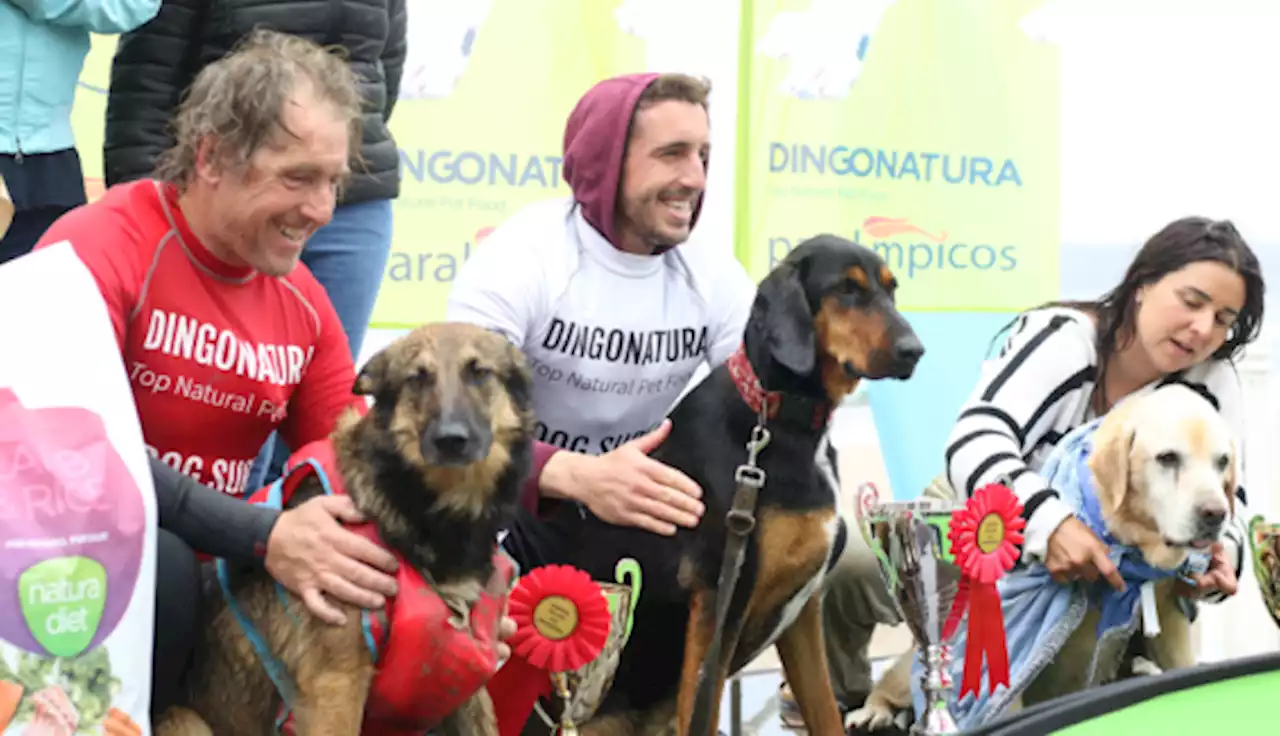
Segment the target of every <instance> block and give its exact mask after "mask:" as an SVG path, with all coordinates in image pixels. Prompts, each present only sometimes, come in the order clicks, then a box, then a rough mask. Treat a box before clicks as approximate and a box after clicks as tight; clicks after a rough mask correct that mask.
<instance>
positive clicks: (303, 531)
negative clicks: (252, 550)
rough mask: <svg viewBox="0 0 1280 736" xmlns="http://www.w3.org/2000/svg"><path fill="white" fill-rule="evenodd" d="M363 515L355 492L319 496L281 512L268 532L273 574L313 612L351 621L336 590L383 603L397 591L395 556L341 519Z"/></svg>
mask: <svg viewBox="0 0 1280 736" xmlns="http://www.w3.org/2000/svg"><path fill="white" fill-rule="evenodd" d="M364 520H365V519H364V517H363V516H362V515H361V514H360V512H359V511H357V510H356V507H355V504H354V503H352V501H351V497H350V496H320V497H318V498H313V499H311V500H310V501H307V502H306V503H303V504H302V505H300V506H298V507H297V508H294V509H290V510H288V511H285V512H283V513H282V514H280V518H279V519H278V520H276V524H275V527H273V528H272V530H271V535H270V536H269V537H267V556H266V568H267V572H268V573H270V574H271V577H273V578H275V579H276V580H277V581H278V582H279V583H280V584H281V585H283V586H284V587H285V588H287V589H289V591H290V592H292V593H293V594H294V595H296V596H298V597H299V598H301V599H302V602H303V603H304V604H306V606H307V609H308V610H310V611H311V613H312V615H314V616H316V617H318V618H320V619H321V620H323V621H326V622H328V623H331V624H335V625H341V624H343V623H346V620H347V617H346V615H345V614H344V613H343V612H342V609H341V608H339V607H338V606H336V605H334V604H333V603H331V602H330V601H329V600H327V598H326V596H332V597H333V598H336V599H338V600H341V601H344V602H346V603H349V604H351V605H353V606H359V607H360V608H370V609H372V608H381V607H382V606H383V604H384V603H385V602H386V600H385V598H384V596H389V595H395V594H396V581H395V578H394V577H392V576H391V575H389V574H387V573H394V572H395V571H396V558H395V556H394V555H392V554H391V553H390V552H389V551H387V550H385V549H383V548H381V547H379V546H378V545H376V544H374V543H373V542H371V541H369V540H368V539H365V538H364V537H361V536H360V535H358V534H355V533H353V532H350V531H348V530H346V529H343V528H342V525H341V524H340V523H339V522H348V523H360V522H362V521H364Z"/></svg>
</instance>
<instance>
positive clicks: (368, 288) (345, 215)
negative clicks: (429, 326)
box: [248, 199, 392, 491]
mask: <svg viewBox="0 0 1280 736" xmlns="http://www.w3.org/2000/svg"><path fill="white" fill-rule="evenodd" d="M391 223H392V216H391V200H389V199H375V200H372V201H368V202H357V203H356V204H345V205H342V206H341V207H338V208H337V209H336V210H334V212H333V219H332V220H330V221H329V224H328V225H325V226H324V227H322V228H320V229H319V230H317V231H316V232H315V234H314V235H312V236H311V239H310V240H308V241H307V246H306V248H305V249H304V250H303V251H302V262H303V263H305V264H307V268H309V269H311V273H313V274H315V277H316V280H317V281H319V282H320V285H321V286H323V287H324V289H325V291H326V292H328V294H329V301H331V302H333V308H334V310H335V311H336V312H337V313H338V319H339V320H341V321H342V329H343V330H344V331H345V332H346V333H347V345H348V346H349V347H350V348H351V355H352V356H353V358H352V359H353V360H354V358H355V356H358V355H359V354H360V346H361V345H362V344H363V343H364V335H365V332H366V331H367V330H368V328H369V317H370V316H372V315H373V305H374V302H375V301H377V298H378V287H379V286H380V285H381V284H382V274H383V272H384V271H386V268H387V255H388V254H389V253H390V252H391ZM353 378H354V377H353ZM289 454H290V449H289V448H288V447H286V446H285V443H284V441H283V440H281V439H279V437H278V435H277V434H276V433H275V432H272V433H271V436H270V437H268V438H267V443H266V444H265V445H263V446H262V451H261V452H259V453H258V459H257V460H256V461H254V464H253V472H252V473H251V474H250V476H249V486H248V487H249V490H250V491H253V490H256V489H258V488H261V487H263V486H265V485H267V484H269V483H271V482H272V481H274V480H275V479H276V478H278V477H280V471H281V469H282V468H283V467H284V461H285V460H287V459H288V458H289Z"/></svg>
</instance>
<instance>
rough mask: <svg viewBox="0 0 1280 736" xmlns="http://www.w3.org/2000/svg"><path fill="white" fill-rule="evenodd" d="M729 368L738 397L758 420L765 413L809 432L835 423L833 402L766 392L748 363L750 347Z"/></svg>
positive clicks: (741, 348) (742, 348) (736, 355)
mask: <svg viewBox="0 0 1280 736" xmlns="http://www.w3.org/2000/svg"><path fill="white" fill-rule="evenodd" d="M725 365H726V366H727V367H728V368H729V375H730V376H731V377H732V378H733V384H734V385H735V386H737V387H738V395H739V396H741V397H742V400H743V401H744V402H746V404H747V406H748V407H749V408H750V409H751V411H753V412H755V413H756V415H757V416H759V415H760V414H761V413H763V414H764V416H765V418H766V419H770V420H778V421H782V422H788V421H795V422H796V423H798V424H801V425H802V426H804V427H805V428H806V429H814V430H819V431H820V430H822V428H823V427H825V426H827V422H829V421H830V420H831V413H832V411H833V409H834V408H833V407H832V406H831V402H829V401H823V400H815V399H811V398H808V397H805V396H797V395H795V394H784V393H783V392H781V391H769V390H766V389H765V387H764V386H763V385H762V384H761V383H760V378H759V376H757V375H756V371H755V368H753V367H752V365H751V361H750V360H748V359H747V352H746V346H739V347H738V349H737V350H735V351H734V353H733V355H730V356H729V360H728V361H726V363H725Z"/></svg>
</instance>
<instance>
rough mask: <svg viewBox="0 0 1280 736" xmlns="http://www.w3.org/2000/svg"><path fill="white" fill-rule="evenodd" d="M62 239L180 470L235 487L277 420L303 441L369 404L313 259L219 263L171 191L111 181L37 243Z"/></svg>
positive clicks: (142, 408)
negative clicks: (283, 272)
mask: <svg viewBox="0 0 1280 736" xmlns="http://www.w3.org/2000/svg"><path fill="white" fill-rule="evenodd" d="M62 241H68V242H70V244H71V246H72V247H73V248H74V249H75V251H76V253H77V254H78V255H79V256H80V259H81V260H82V261H83V262H84V263H85V265H86V266H87V267H88V268H89V271H91V272H92V273H93V276H94V278H95V279H96V280H97V282H98V287H99V288H100V289H101V291H102V296H103V298H104V299H105V300H106V303H107V309H108V311H109V312H110V314H111V321H112V324H113V325H114V326H115V332H116V339H117V340H118V341H119V343H120V351H121V355H122V356H123V358H124V362H125V368H126V370H127V372H128V375H129V381H130V384H131V385H132V387H133V395H134V399H135V402H136V403H137V407H138V418H139V421H140V422H141V424H142V433H143V437H144V439H145V440H146V443H147V448H148V450H149V451H150V452H151V453H152V454H153V455H155V456H156V457H159V458H160V459H162V460H164V461H165V462H166V463H168V464H169V465H171V466H173V467H174V468H176V469H178V470H180V471H182V472H184V473H186V474H188V475H190V476H191V477H193V478H195V479H196V480H199V481H200V482H202V483H205V484H207V485H210V486H212V487H213V488H216V489H218V490H220V491H223V492H225V493H229V494H232V495H237V496H238V495H241V494H243V493H244V492H245V490H246V488H245V484H246V482H247V481H248V478H249V472H250V468H251V467H252V465H253V462H254V459H255V458H256V457H257V455H258V451H259V450H260V449H261V447H262V444H263V442H265V441H266V439H267V437H268V436H269V435H270V434H271V431H272V430H276V429H278V430H279V431H280V433H281V435H282V436H283V437H284V440H285V441H286V442H287V443H288V445H289V446H290V447H302V446H304V445H307V444H309V443H311V442H314V441H316V440H319V439H321V438H323V437H325V436H327V435H328V434H329V433H330V432H331V431H332V430H333V427H334V424H335V423H336V421H337V418H338V416H339V414H340V413H341V412H342V411H343V410H344V409H345V408H346V407H348V406H356V407H357V408H358V409H359V410H361V411H363V410H364V409H365V406H366V405H365V403H364V401H363V400H361V399H360V398H359V397H357V396H354V395H353V394H352V393H351V387H352V383H353V381H354V379H355V368H354V366H353V364H352V360H351V352H350V349H349V348H348V347H347V339H346V335H345V334H344V332H343V329H342V324H341V323H340V322H339V321H338V315H337V313H335V312H334V309H333V305H332V304H331V303H330V301H329V298H328V295H327V294H326V293H325V291H324V288H323V287H321V286H320V284H319V282H317V281H316V280H315V277H314V276H312V275H311V272H310V271H309V270H308V269H307V267H306V266H305V265H302V264H299V265H298V267H297V268H296V269H294V270H293V272H292V273H290V274H289V275H288V276H283V277H271V276H265V275H263V274H260V273H258V272H256V271H253V270H251V269H248V268H234V267H231V266H229V265H228V264H226V263H224V262H223V261H221V260H219V259H218V258H216V257H215V256H214V255H213V254H212V253H210V252H209V251H208V250H207V249H206V248H205V247H204V246H203V245H202V244H201V243H200V241H199V240H197V239H196V237H195V236H194V235H193V234H192V232H191V230H190V228H189V227H188V226H187V221H186V219H185V218H184V217H183V214H182V211H181V210H180V209H179V207H178V193H177V190H176V189H175V188H174V187H172V186H169V185H165V184H161V183H158V182H155V181H152V180H140V181H135V182H131V183H128V184H121V185H118V186H115V187H112V188H111V189H110V190H108V191H107V193H106V194H105V195H104V196H103V197H102V199H100V200H98V201H96V202H94V203H92V204H89V205H86V206H83V207H80V208H78V209H76V210H73V211H72V212H70V213H68V214H67V215H65V216H63V217H62V218H61V219H59V220H58V221H57V222H56V223H54V225H53V226H52V227H51V228H49V230H48V231H47V232H46V233H45V234H44V236H43V237H42V238H41V239H40V242H39V243H38V244H37V246H36V247H37V248H40V247H45V246H48V245H52V244H55V243H59V242H62ZM84 369H85V370H93V366H84Z"/></svg>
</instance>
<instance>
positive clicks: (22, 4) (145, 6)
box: [9, 0, 160, 34]
mask: <svg viewBox="0 0 1280 736" xmlns="http://www.w3.org/2000/svg"><path fill="white" fill-rule="evenodd" d="M9 2H11V3H13V4H14V5H16V6H18V9H19V10H21V11H22V12H24V13H26V14H27V17H29V18H31V19H32V20H34V21H39V22H41V23H48V24H49V25H52V26H63V27H66V28H83V29H85V30H87V31H91V32H93V33H102V34H113V33H125V32H127V31H132V30H133V29H135V28H137V27H138V26H140V25H142V24H143V23H146V22H147V21H149V20H151V18H152V17H154V16H155V14H156V11H158V10H159V9H160V0H9Z"/></svg>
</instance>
